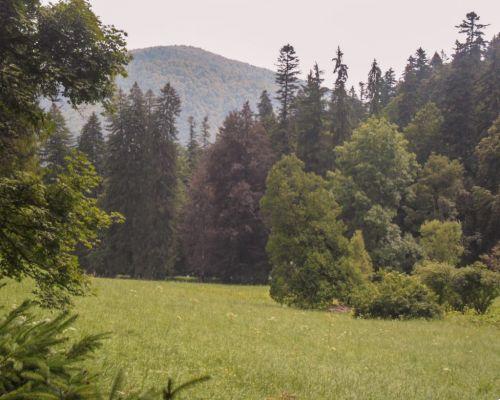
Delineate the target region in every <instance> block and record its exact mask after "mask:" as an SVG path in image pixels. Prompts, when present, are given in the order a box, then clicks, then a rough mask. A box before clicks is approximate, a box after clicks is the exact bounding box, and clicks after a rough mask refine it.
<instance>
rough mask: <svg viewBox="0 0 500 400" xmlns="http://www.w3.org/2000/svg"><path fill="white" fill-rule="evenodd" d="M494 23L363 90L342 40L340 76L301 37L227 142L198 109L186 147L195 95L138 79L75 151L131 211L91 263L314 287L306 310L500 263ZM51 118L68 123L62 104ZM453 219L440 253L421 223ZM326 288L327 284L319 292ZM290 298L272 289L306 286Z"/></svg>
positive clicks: (106, 200) (119, 205)
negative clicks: (304, 48) (379, 280)
mask: <svg viewBox="0 0 500 400" xmlns="http://www.w3.org/2000/svg"><path fill="white" fill-rule="evenodd" d="M485 26H486V25H484V24H481V23H480V22H479V17H478V16H477V15H476V14H475V13H473V12H471V13H469V14H467V16H466V18H465V19H464V20H463V21H462V23H461V24H459V25H458V26H457V28H458V30H459V33H460V34H461V35H463V39H461V40H462V41H460V40H457V41H456V44H455V49H454V53H453V54H452V55H451V59H448V57H447V56H446V55H445V54H444V53H442V52H441V53H438V52H435V53H434V54H433V55H432V57H429V56H428V55H427V53H426V51H425V50H423V49H422V48H418V49H417V50H416V52H415V53H414V54H412V55H410V56H409V58H408V63H407V65H406V67H405V70H404V74H403V76H402V78H401V79H400V80H399V81H397V80H396V77H395V73H394V70H393V69H392V68H389V69H388V70H387V71H382V70H381V69H380V66H379V64H378V62H377V60H373V62H372V64H371V67H370V69H369V71H368V75H367V81H366V82H360V83H359V88H358V90H356V89H355V88H354V87H352V86H351V87H350V88H348V87H347V81H348V66H347V65H346V64H345V62H344V53H343V51H342V50H341V49H340V48H338V49H337V51H336V52H335V55H334V57H333V59H332V61H333V65H332V70H333V77H334V85H333V87H332V88H327V87H325V86H324V84H323V82H324V78H323V76H324V72H323V71H322V70H321V69H320V67H319V66H318V65H317V64H315V65H314V66H313V67H312V68H311V70H310V71H309V73H308V75H307V79H306V81H305V82H301V81H300V80H299V58H298V56H297V54H296V53H295V50H294V48H293V46H292V45H290V44H287V45H285V46H283V47H282V48H281V49H280V52H279V57H278V60H277V71H276V84H277V91H276V93H275V94H274V95H273V94H270V93H268V92H267V91H264V92H262V94H261V97H260V101H259V103H258V104H257V108H256V110H255V112H254V111H253V110H251V107H250V105H249V104H248V103H246V104H245V105H244V106H243V108H242V109H241V110H237V111H234V112H232V113H230V114H229V115H228V116H227V118H226V119H225V121H224V123H223V124H222V126H221V127H220V129H219V132H218V134H217V137H216V138H215V142H214V143H213V144H212V143H210V134H209V122H208V119H207V118H205V119H204V120H203V121H202V123H201V124H200V128H198V126H197V123H196V121H194V119H193V118H192V117H190V118H189V120H188V125H189V128H190V129H189V130H190V135H189V141H188V143H187V145H186V146H185V147H184V146H181V145H180V144H179V143H178V142H177V138H176V123H177V121H176V118H177V117H178V115H179V110H180V107H181V105H180V100H179V97H178V96H177V94H176V92H175V89H174V88H172V87H171V86H170V85H169V84H167V85H166V86H165V87H164V88H163V89H162V90H161V91H160V94H159V95H158V96H156V95H155V94H154V93H152V92H151V91H149V92H147V93H146V94H144V93H142V91H141V89H140V88H139V87H138V86H137V84H136V85H134V86H133V87H132V89H131V90H130V92H129V93H128V94H124V93H122V92H119V93H117V94H116V95H115V97H114V98H113V100H112V102H111V105H110V107H109V109H110V110H111V111H110V112H109V113H108V124H109V127H108V128H109V130H110V135H109V137H108V138H107V140H105V139H104V135H103V133H102V127H100V125H99V123H98V121H97V117H96V116H95V115H92V116H91V117H90V119H89V121H88V123H87V124H86V125H85V127H84V128H83V130H82V133H81V135H80V137H79V142H78V146H77V147H78V148H79V150H80V151H81V152H83V153H85V154H86V155H87V157H88V158H89V160H90V161H91V162H92V163H93V164H94V165H95V167H96V169H97V171H98V172H99V173H100V174H102V175H103V178H104V179H103V183H102V184H101V186H100V187H99V189H98V191H97V192H96V193H95V195H96V197H97V198H98V201H99V204H101V205H102V206H103V207H104V208H105V209H106V210H107V211H108V212H119V213H120V214H121V215H122V216H123V217H124V222H123V223H121V224H114V225H113V226H112V227H111V228H110V229H109V230H108V231H107V232H106V233H105V234H104V235H103V236H102V238H101V239H102V244H101V245H100V246H99V247H98V248H97V249H96V250H93V251H91V252H90V253H89V252H85V251H82V252H81V254H80V259H81V263H82V264H83V265H84V266H85V268H86V269H87V271H89V272H92V273H94V274H97V275H101V276H130V277H135V278H145V279H163V278H165V277H168V276H173V275H176V274H182V275H185V274H188V275H194V276H196V277H198V278H200V279H202V280H217V281H222V282H231V283H267V282H271V293H281V292H282V291H283V290H284V291H285V292H286V293H288V291H291V292H293V290H295V289H290V288H288V286H289V285H291V286H293V287H295V286H296V285H299V286H300V285H304V286H303V287H302V289H301V290H302V292H303V295H304V296H306V297H309V296H312V297H311V299H309V300H307V301H305V300H304V299H302V300H300V301H298V303H303V305H305V304H307V305H308V306H314V305H317V304H318V302H319V303H325V302H328V301H331V300H332V299H334V298H336V297H338V296H339V292H338V290H336V289H334V288H335V287H337V286H339V285H340V286H342V287H343V289H342V290H344V291H345V296H347V297H349V296H350V295H349V293H350V292H352V291H353V288H354V287H355V286H358V284H356V282H362V281H363V276H365V275H366V276H371V275H373V272H378V271H388V270H390V271H398V272H400V273H404V274H407V275H411V274H414V273H415V271H416V270H417V267H418V266H420V265H421V264H422V263H425V262H426V261H436V262H441V263H448V264H451V265H453V266H460V267H464V266H466V265H472V264H473V263H474V262H477V261H479V259H480V258H481V259H482V260H483V264H484V263H486V265H487V266H489V270H497V269H498V261H495V260H497V258H495V257H497V255H498V248H499V245H498V242H499V239H500V238H499V230H498V228H497V227H496V225H497V224H498V220H499V216H500V195H499V193H498V187H499V181H498V173H497V166H498V159H499V153H498V143H497V142H498V135H499V123H500V122H499V120H498V109H499V108H498V97H499V96H498V90H499V89H498V88H499V77H498V75H499V73H498V56H499V47H500V40H499V37H498V36H497V35H496V36H494V37H493V38H492V40H491V41H489V42H487V41H486V40H485V39H484V32H483V30H484V27H485ZM273 97H274V102H273ZM275 106H276V109H274V108H275ZM52 114H53V121H54V122H55V124H56V126H58V128H57V129H56V132H57V131H65V128H64V121H62V119H61V116H60V115H58V111H57V109H56V107H54V108H53V109H52ZM56 138H57V135H55V136H52V138H51V139H50V141H48V142H47V143H46V144H45V146H44V150H43V152H42V153H43V155H42V162H45V163H47V164H50V163H54V162H57V160H59V162H60V161H61V160H64V157H62V156H57V153H58V152H60V151H61V150H64V148H67V147H68V145H67V144H65V143H66V141H65V140H62V141H61V143H55V142H54V143H52V142H51V141H54V140H55V139H56ZM311 196H312V197H311ZM323 208H324V209H323ZM313 221H316V222H313ZM326 221H328V222H326ZM438 223H439V224H441V225H436V224H438ZM450 223H453V224H458V225H453V226H458V228H457V229H458V232H459V235H458V236H457V235H452V234H451V231H449V232H448V233H449V234H450V235H444V236H443V238H442V239H443V240H442V241H440V242H439V243H436V245H441V246H451V247H450V248H454V247H453V246H455V245H457V244H456V243H451V241H452V240H451V238H452V237H453V238H455V239H456V242H457V243H459V244H460V246H461V247H460V248H463V250H462V251H459V252H456V253H455V257H454V258H453V260H450V259H447V258H446V257H444V258H442V257H441V258H439V257H438V258H432V257H430V258H429V256H427V255H426V254H428V249H427V248H426V245H424V242H425V241H424V239H423V231H424V230H425V229H427V228H426V227H428V226H432V227H434V228H433V229H434V231H433V234H435V235H438V232H439V231H440V229H445V230H446V229H448V228H449V227H450V226H451V225H449V224H450ZM449 229H451V228H449ZM453 229H455V228H453ZM453 229H452V230H453ZM453 232H455V231H453ZM495 246H496V247H495ZM356 248H357V250H356ZM443 251H444V252H447V251H449V250H443ZM355 253H358V254H357V256H355V255H354V254H355ZM356 257H358V258H359V257H361V258H360V259H363V260H364V261H363V262H362V263H361V264H359V263H360V262H361V261H360V259H359V260H358V261H355V259H356ZM367 260H369V262H368V261H367ZM485 260H489V261H488V262H486V261H485ZM358 264H359V265H358ZM365 264H366V265H365ZM367 264H369V265H370V266H369V267H368V266H367ZM367 270H369V271H371V272H370V273H367V272H366V271H367ZM363 271H364V272H363ZM291 279H292V280H298V281H297V282H291V281H290V280H291ZM309 285H311V286H309ZM278 286H279V288H278ZM285 288H288V289H285ZM326 288H329V289H326ZM297 290H298V289H297ZM339 290H340V289H339ZM318 291H326V292H328V293H329V294H323V295H322V296H320V297H322V300H321V301H319V300H318V298H317V295H318V293H317V292H318ZM281 296H282V295H278V294H276V296H273V297H276V298H277V299H278V300H280V301H285V300H284V298H287V299H288V300H286V301H288V302H290V298H293V297H294V296H295V294H290V293H288V294H286V295H285V294H283V296H285V297H281ZM290 296H291V297H290ZM345 296H344V297H345ZM347 297H345V301H347ZM314 299H316V300H314ZM292 302H293V301H292Z"/></svg>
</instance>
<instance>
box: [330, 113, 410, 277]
mask: <svg viewBox="0 0 500 400" xmlns="http://www.w3.org/2000/svg"><path fill="white" fill-rule="evenodd" d="M335 152H336V155H337V157H336V165H337V170H336V171H334V172H333V173H330V174H329V179H328V181H329V184H330V186H331V188H332V190H333V193H334V194H335V198H336V199H337V201H338V202H339V203H340V205H341V206H342V218H343V220H344V221H345V222H346V224H347V226H348V229H349V231H350V232H354V231H355V230H356V229H362V231H363V234H364V237H365V240H366V247H367V249H368V252H369V253H370V255H371V256H372V260H373V262H374V265H375V267H376V268H379V267H382V266H384V267H389V266H393V267H396V268H398V269H402V270H404V269H407V267H405V266H403V264H404V263H405V261H404V260H405V259H406V258H407V257H406V253H405V252H406V250H404V249H405V247H408V246H406V245H404V246H399V250H400V251H398V252H396V253H397V254H394V256H391V257H390V258H391V260H390V261H389V260H388V259H387V258H386V257H381V256H383V255H384V254H385V253H386V250H387V248H385V247H384V246H385V245H386V244H389V245H390V243H391V242H394V243H403V241H406V242H408V243H409V241H411V239H410V238H408V240H405V239H404V238H403V237H402V234H401V231H400V228H399V227H398V226H397V225H396V224H395V223H394V222H393V221H394V219H395V217H396V214H397V210H398V208H399V207H400V206H401V203H402V200H403V199H404V197H405V196H406V195H407V193H408V186H409V185H410V184H411V183H412V182H413V180H414V178H415V175H416V171H417V168H418V165H417V163H416V160H415V155H414V154H413V153H410V152H409V151H408V150H407V141H406V140H405V139H404V137H403V135H402V134H401V133H399V132H398V131H397V130H396V127H395V126H394V125H392V124H390V123H389V122H387V121H386V120H385V119H377V118H370V119H369V120H367V121H366V122H365V123H364V124H362V125H361V126H359V127H358V128H357V129H356V130H355V131H354V132H353V135H352V137H351V139H350V140H349V141H347V142H344V144H343V145H342V146H339V147H337V148H336V149H335ZM396 247H398V246H395V247H394V248H396ZM376 250H378V251H379V253H378V254H377V253H376ZM388 261H389V263H387V262H388Z"/></svg>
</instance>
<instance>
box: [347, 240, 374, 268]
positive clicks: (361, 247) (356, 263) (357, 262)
mask: <svg viewBox="0 0 500 400" xmlns="http://www.w3.org/2000/svg"><path fill="white" fill-rule="evenodd" d="M349 244H350V251H351V255H350V257H349V259H350V262H351V263H352V265H353V268H355V269H359V270H360V271H361V272H362V273H363V275H365V276H367V277H369V276H370V275H371V274H372V273H373V265H372V260H371V258H370V255H369V254H368V252H367V251H366V248H365V241H364V239H363V232H361V231H360V230H357V231H355V232H354V235H352V237H351V240H350V242H349Z"/></svg>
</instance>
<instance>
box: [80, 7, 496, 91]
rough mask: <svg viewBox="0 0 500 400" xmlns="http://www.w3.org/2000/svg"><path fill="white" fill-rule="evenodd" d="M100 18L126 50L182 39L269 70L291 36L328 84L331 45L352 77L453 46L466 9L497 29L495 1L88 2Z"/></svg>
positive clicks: (304, 60) (304, 61) (305, 64)
mask: <svg viewBox="0 0 500 400" xmlns="http://www.w3.org/2000/svg"><path fill="white" fill-rule="evenodd" d="M90 3H91V4H92V5H93V8H94V11H95V12H96V13H97V14H98V15H100V16H101V18H102V21H103V22H104V23H106V24H114V25H115V26H116V27H118V28H120V29H124V30H125V31H127V32H128V35H129V36H128V43H129V48H130V49H135V48H142V47H149V46H157V45H172V44H185V45H192V46H196V47H201V48H203V49H206V50H209V51H211V52H214V53H217V54H220V55H223V56H225V57H228V58H231V59H235V60H240V61H245V62H248V63H251V64H254V65H257V66H261V67H266V68H270V69H274V64H275V61H276V58H277V55H278V50H279V48H280V47H281V46H282V45H283V44H285V43H287V42H289V43H291V44H292V45H293V46H294V47H295V50H296V52H297V54H298V56H299V58H300V61H301V64H300V65H301V71H302V72H303V73H307V72H308V70H309V69H310V68H311V66H312V65H313V63H314V62H315V61H317V62H318V63H319V66H320V68H321V69H323V70H324V71H325V77H326V78H327V82H331V81H332V79H331V70H332V63H331V61H330V60H331V58H332V57H333V55H334V52H335V49H336V48H337V45H340V46H341V48H342V50H343V51H344V53H345V56H344V57H345V62H346V63H347V64H348V65H349V73H350V82H351V83H355V84H357V83H358V82H359V81H360V80H366V75H367V73H368V70H369V67H370V63H371V61H372V60H373V58H375V57H376V58H377V60H378V61H379V63H380V65H381V67H382V69H383V70H385V69H387V68H389V67H391V66H392V67H393V68H394V69H395V70H396V72H397V73H398V74H400V73H401V71H402V69H403V68H404V64H405V61H406V59H407V58H408V56H409V54H410V53H411V52H413V51H414V50H415V49H416V48H417V47H419V46H422V47H423V48H424V49H425V50H427V52H428V53H429V54H430V55H432V53H433V52H434V50H441V49H444V50H445V51H446V52H447V53H448V54H449V53H450V52H451V49H452V47H453V44H454V41H455V39H456V38H457V37H458V34H457V30H456V28H454V26H455V25H457V24H458V23H460V21H461V20H462V19H463V17H464V16H465V14H466V13H467V12H469V11H472V10H474V11H476V13H478V14H479V15H480V16H481V22H483V23H489V24H491V25H490V26H489V27H488V28H487V30H486V33H487V38H488V39H489V38H490V37H491V36H492V35H493V34H494V33H497V32H499V31H500V0H412V1H405V0H343V1H341V0H176V1H171V0H91V1H90Z"/></svg>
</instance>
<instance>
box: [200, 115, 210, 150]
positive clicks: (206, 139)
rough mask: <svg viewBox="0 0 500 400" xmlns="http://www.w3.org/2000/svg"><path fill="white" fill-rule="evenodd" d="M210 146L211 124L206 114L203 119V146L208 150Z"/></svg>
mask: <svg viewBox="0 0 500 400" xmlns="http://www.w3.org/2000/svg"><path fill="white" fill-rule="evenodd" d="M208 146H210V124H209V123H208V115H205V116H204V117H203V120H202V121H201V148H202V150H206V149H208Z"/></svg>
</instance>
